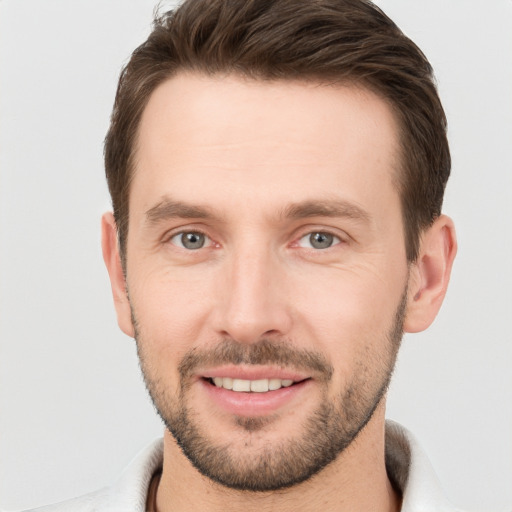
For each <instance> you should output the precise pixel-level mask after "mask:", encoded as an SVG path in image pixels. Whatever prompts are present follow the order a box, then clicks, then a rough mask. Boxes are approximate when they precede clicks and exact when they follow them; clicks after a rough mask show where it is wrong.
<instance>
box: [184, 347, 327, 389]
mask: <svg viewBox="0 0 512 512" xmlns="http://www.w3.org/2000/svg"><path fill="white" fill-rule="evenodd" d="M225 364H233V365H241V364H246V365H265V364H272V365H276V366H280V367H282V368H293V369H295V370H301V371H305V372H313V373H314V374H316V376H317V378H319V379H320V380H324V381H328V380H330V379H331V377H332V374H333V371H334V369H333V367H332V365H331V364H329V362H328V361H327V359H326V358H325V356H323V355H322V354H320V353H319V352H313V351H310V350H306V349H297V348H295V347H293V345H292V344H291V343H286V342H284V341H277V340H270V339H267V338H265V339H262V340H260V341H258V342H256V343H254V344H247V343H239V342H237V341H235V340H231V339H225V340H223V341H221V342H220V343H219V344H218V345H216V346H215V347H213V348H211V349H208V350H204V349H199V348H193V349H191V350H190V351H189V352H188V353H187V354H185V356H184V357H183V359H182V360H181V362H180V365H179V368H178V369H179V373H180V377H181V378H182V379H183V380H185V379H187V378H189V377H190V376H192V375H193V374H194V373H196V372H197V370H198V369H200V368H204V367H211V366H221V365H225Z"/></svg>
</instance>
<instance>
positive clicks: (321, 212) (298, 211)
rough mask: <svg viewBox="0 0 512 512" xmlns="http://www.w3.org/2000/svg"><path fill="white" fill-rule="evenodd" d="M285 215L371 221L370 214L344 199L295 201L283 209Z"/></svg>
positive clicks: (300, 217)
mask: <svg viewBox="0 0 512 512" xmlns="http://www.w3.org/2000/svg"><path fill="white" fill-rule="evenodd" d="M283 216H284V217H287V218H292V219H304V218H308V217H347V218H349V219H354V220H358V221H363V222H369V221H370V215H369V214H368V213H367V212H366V211H365V210H363V209H362V208H361V207H359V206H357V205H356V204H354V203H351V202H349V201H345V200H342V199H331V200H329V199H327V200H325V199H323V200H317V201H315V200H308V201H302V202H299V203H293V204H291V205H289V206H287V207H286V208H285V209H284V211H283Z"/></svg>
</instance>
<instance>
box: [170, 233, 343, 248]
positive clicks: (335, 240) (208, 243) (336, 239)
mask: <svg viewBox="0 0 512 512" xmlns="http://www.w3.org/2000/svg"><path fill="white" fill-rule="evenodd" d="M187 234H190V235H192V234H197V235H201V236H203V237H204V238H205V243H204V244H203V245H201V246H200V247H197V248H189V247H184V246H183V243H182V242H181V243H177V242H173V239H175V238H176V237H180V236H181V237H182V236H183V235H187ZM314 235H324V236H327V237H328V239H329V238H332V241H331V245H328V246H327V247H311V245H310V246H309V247H304V246H303V245H301V241H302V240H304V239H306V238H307V237H309V239H310V240H311V237H312V236H314ZM164 243H171V244H172V245H174V246H175V247H177V248H179V249H183V250H186V251H189V252H194V251H198V250H199V249H206V248H209V247H212V246H215V245H217V246H218V244H216V243H215V242H214V240H213V239H212V238H211V237H210V236H209V235H208V234H207V233H205V232H204V231H203V230H201V229H189V230H182V231H177V232H173V233H170V234H169V235H168V236H166V237H165V239H164ZM319 243H321V241H320V242H319ZM343 243H346V239H345V238H344V237H341V236H340V235H338V234H334V233H332V232H331V231H329V230H325V229H310V230H308V231H306V232H302V234H301V235H300V236H299V237H298V238H295V241H294V242H292V244H291V247H295V248H297V247H298V248H303V249H307V250H310V251H313V252H323V251H326V250H328V249H331V248H333V247H335V246H337V245H340V244H343Z"/></svg>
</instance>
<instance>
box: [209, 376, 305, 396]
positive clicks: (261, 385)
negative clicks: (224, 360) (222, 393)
mask: <svg viewBox="0 0 512 512" xmlns="http://www.w3.org/2000/svg"><path fill="white" fill-rule="evenodd" d="M206 380H207V381H208V382H209V383H210V384H212V385H214V386H215V387H217V388H223V389H227V390H230V391H235V392H237V393H267V392H269V391H277V390H278V389H281V388H289V387H290V386H293V385H294V384H298V383H299V382H304V380H308V379H303V380H300V381H293V380H291V379H257V380H246V379H233V378H231V377H212V378H207V379H206Z"/></svg>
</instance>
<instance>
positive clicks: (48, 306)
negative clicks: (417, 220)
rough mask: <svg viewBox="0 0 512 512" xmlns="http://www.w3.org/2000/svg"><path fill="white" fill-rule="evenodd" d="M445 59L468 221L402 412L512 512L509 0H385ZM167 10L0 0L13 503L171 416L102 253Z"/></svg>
mask: <svg viewBox="0 0 512 512" xmlns="http://www.w3.org/2000/svg"><path fill="white" fill-rule="evenodd" d="M379 5H381V6H382V7H383V8H384V9H385V10H386V11H387V12H388V14H389V15H390V16H391V17H392V18H394V19H395V21H396V22H397V23H398V24H399V26H400V27H401V28H402V29H403V30H404V31H405V32H406V33H407V34H408V35H409V36H410V37H412V38H413V39H414V40H415V41H416V42H417V43H418V44H419V46H420V47H421V48H422V49H423V50H424V51H425V53H426V54H427V56H428V57H429V59H430V60H431V62H432V63H433V65H434V67H435V69H436V71H437V77H438V82H439V89H440V94H441V97H442V99H443V101H444V105H445V108H446V111H447V114H448V117H449V122H450V130H449V136H450V141H451V148H452V153H453V176H452V178H451V181H450V183H449V187H448V191H447V197H446V202H445V211H446V213H448V214H450V215H451V216H452V217H453V218H454V219H455V222H456V224H457V227H458V238H459V244H460V246H459V255H458V258H457V261H456V265H455V269H454V272H453V278H452V283H451V287H450V290H449V293H448V296H447V299H446V302H445V305H444V308H443V309H442V311H441V313H440V315H439V317H438V319H437V321H436V322H435V324H434V325H433V326H432V327H431V329H430V330H429V331H428V332H426V333H424V334H419V335H411V336H408V337H406V339H405V341H404V346H403V349H402V352H401V356H400V360H399V365H398V369H397V371H396V375H395V379H394V383H393V386H392V389H391V392H390V398H389V408H388V416H389V417H391V418H393V419H396V420H398V421H400V422H402V423H403V424H404V425H406V426H408V427H409V428H410V429H411V430H412V431H413V432H414V433H415V434H416V435H417V437H418V438H419V439H420V441H421V442H422V444H423V445H424V448H425V449H426V451H427V452H428V453H429V455H430V457H431V460H432V462H433V465H434V466H435V468H436V471H437V473H438V476H439V478H440V480H441V481H442V482H443V485H444V488H445V490H446V492H447V494H448V496H449V497H450V498H451V499H452V500H453V501H455V502H456V503H457V504H459V505H460V506H461V507H464V508H466V509H468V510H473V511H478V510H480V511H486V512H487V511H492V510H496V511H504V510H510V509H511V508H512V372H511V363H512V339H511V338H512V336H511V330H510V323H511V319H512V299H511V297H512V294H511V289H512V271H511V267H512V229H511V226H512V220H511V219H512V177H511V176H512V173H511V171H512V151H511V145H512V62H511V60H512V59H511V55H512V2H511V1H510V0H491V1H483V0H481V1H475V0H473V1H469V0H450V1H446V0H430V1H428V2H426V1H422V2H420V1H411V0H381V1H380V2H379ZM152 11H153V2H152V1H149V0H138V1H126V0H124V1H121V0H116V1H105V0H87V1H71V0H45V1H42V0H26V1H24V0H1V1H0V59H1V67H0V71H1V84H0V87H1V89H0V113H1V125H0V144H1V154H0V169H1V175H0V229H1V231H0V283H1V284H0V314H1V318H0V322H1V323H0V508H4V509H19V508H25V507H30V506H35V505H40V504H44V503H49V502H54V501H58V500H63V499H65V498H69V497H72V496H75V495H78V494H82V493H85V492H87V491H90V490H93V489H95V488H98V487H100V486H103V485H105V484H107V483H109V482H112V481H113V480H114V479H115V478H116V476H117V475H118V474H119V472H120V471H121V469H122V468H123V467H124V466H125V465H126V464H127V463H128V462H129V460H130V459H131V458H132V456H133V455H134V454H135V453H136V452H137V451H138V450H139V449H140V448H142V447H143V446H144V445H145V444H146V443H147V442H148V441H150V440H151V439H152V438H153V437H155V436H158V435H160V434H161V431H162V427H161V424H160V422H159V420H158V419H157V417H156V415H155V413H154V412H153V409H152V406H151V404H150V403H149V400H148V398H147V397H146V393H145V390H144V387H143V384H142V381H141V378H140V376H139V370H138V365H137V360H136V355H135V350H134V343H133V341H132V340H130V339H128V338H126V337H125V336H124V335H122V334H121V333H120V332H119V331H118V328H117V325H116V322H115V317H114V310H113V306H112V303H111V298H110V289H109V283H108V279H107V274H106V271H105V270H104V268H103V262H102V259H101V252H100V235H99V218H100V214H101V213H102V212H103V211H104V210H106V209H107V208H108V207H109V199H108V196H107V192H106V185H105V183H104V178H103V164H102V140H103V137H104V134H105V132H106V129H107V123H108V117H109V114H110V109H111V105H112V102H113V98H114V91H115V84H116V80H117V75H118V72H119V70H120V67H121V64H122V63H123V62H125V61H126V59H127V58H128V56H129V54H130V52H131V51H132V50H133V49H134V48H135V46H136V45H138V44H139V43H140V42H142V41H143V40H144V38H145V37H146V35H147V33H148V31H149V28H150V21H151V18H152Z"/></svg>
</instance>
